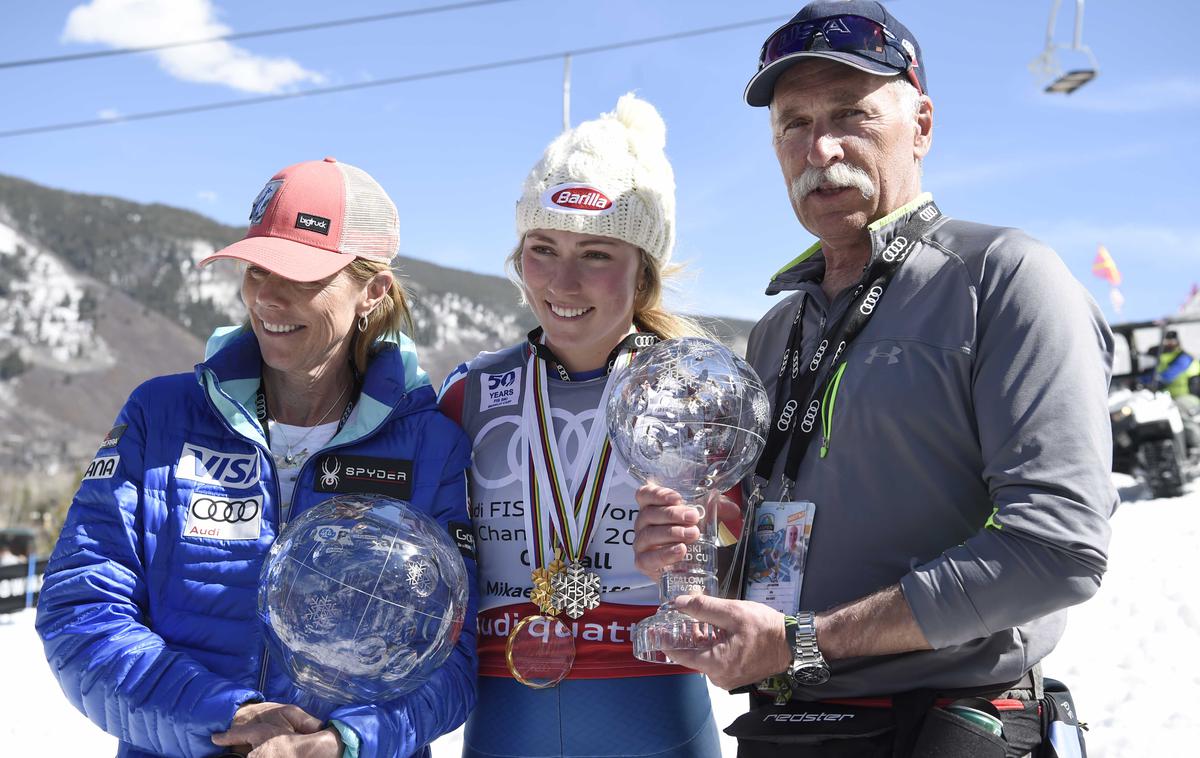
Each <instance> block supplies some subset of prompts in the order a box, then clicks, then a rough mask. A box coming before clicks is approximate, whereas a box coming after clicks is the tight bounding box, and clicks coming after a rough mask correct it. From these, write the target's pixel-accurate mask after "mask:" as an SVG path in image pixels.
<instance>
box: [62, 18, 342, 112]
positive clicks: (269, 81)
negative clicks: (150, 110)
mask: <svg viewBox="0 0 1200 758" xmlns="http://www.w3.org/2000/svg"><path fill="white" fill-rule="evenodd" d="M231 31H232V30H231V29H230V28H229V27H228V26H225V25H224V24H222V23H220V22H219V21H217V9H216V8H214V7H213V4H212V3H211V2H210V0H91V2H89V3H86V4H84V5H79V6H76V7H75V8H74V9H73V10H72V11H71V13H70V14H69V15H68V16H67V25H66V28H65V29H63V35H62V39H63V41H64V42H90V43H99V44H103V45H108V46H110V47H143V46H147V45H157V44H162V43H166V42H174V41H186V40H194V39H204V38H207V37H216V36H220V35H224V34H229V33H230V32H231ZM152 55H154V56H155V58H157V59H158V62H159V65H160V66H162V68H163V69H164V70H165V71H166V72H167V73H169V74H170V75H171V76H174V77H176V78H178V79H182V80H183V81H189V82H202V83H205V84H223V85H225V86H227V87H232V88H233V89H237V90H242V91H244V92H258V93H271V92H279V91H281V90H283V89H285V88H287V87H288V86H290V85H295V84H300V83H303V82H313V83H318V84H319V83H321V82H323V81H324V80H325V78H324V77H323V76H321V75H320V74H318V73H316V72H314V71H309V70H307V69H305V68H304V67H303V66H301V65H300V64H299V63H297V62H296V61H294V60H292V59H291V58H266V57H262V56H257V55H253V54H252V53H249V52H247V51H245V50H243V49H241V48H239V47H235V46H234V45H231V44H229V43H228V42H210V43H208V44H204V45H191V46H188V47H179V48H173V49H168V50H159V51H157V52H155V53H152Z"/></svg>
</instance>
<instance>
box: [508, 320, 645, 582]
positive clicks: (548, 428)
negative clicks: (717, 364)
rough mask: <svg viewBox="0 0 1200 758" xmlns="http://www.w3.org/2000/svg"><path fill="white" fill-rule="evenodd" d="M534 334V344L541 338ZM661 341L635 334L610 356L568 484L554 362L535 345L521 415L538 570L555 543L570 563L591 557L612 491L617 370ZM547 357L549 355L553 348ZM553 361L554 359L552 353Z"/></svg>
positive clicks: (529, 525) (528, 522) (528, 526)
mask: <svg viewBox="0 0 1200 758" xmlns="http://www.w3.org/2000/svg"><path fill="white" fill-rule="evenodd" d="M534 331H535V333H531V334H530V338H531V340H532V339H535V338H538V337H540V336H541V335H540V333H536V332H537V330H534ZM657 339H658V338H657V337H656V336H655V335H653V334H648V333H640V332H633V333H631V334H628V335H626V337H625V338H624V339H622V340H621V342H620V344H618V345H617V347H616V349H614V350H613V352H612V353H610V356H611V360H610V361H609V363H608V371H609V375H608V380H607V382H606V383H605V386H604V394H603V397H602V398H601V400H600V403H599V404H598V405H597V410H596V415H595V417H594V418H593V419H592V428H591V433H590V434H589V435H588V439H587V441H586V443H585V444H583V445H582V446H581V447H580V450H579V452H578V454H577V456H576V461H575V466H574V468H573V470H572V471H571V472H570V474H569V476H570V478H569V479H568V478H567V475H568V474H567V472H566V471H565V470H564V465H563V464H564V461H563V458H562V455H561V454H560V452H559V448H558V441H557V439H556V437H555V434H554V418H553V406H552V405H551V403H550V393H549V384H548V382H547V376H546V374H547V370H546V364H547V363H550V362H552V361H553V358H550V359H547V358H543V355H544V354H545V353H543V351H542V350H539V349H537V348H538V347H543V348H544V347H545V345H542V344H541V342H540V340H539V341H538V342H531V344H533V345H535V347H534V349H532V350H531V351H530V353H529V361H528V364H527V369H526V377H525V400H524V404H523V408H522V411H521V415H522V428H523V429H524V435H525V440H526V450H527V455H526V457H525V461H524V469H525V470H524V480H525V482H526V487H527V497H526V508H525V519H524V520H525V535H526V540H527V542H528V546H529V549H530V560H531V562H532V564H533V566H534V568H542V567H544V566H546V565H547V564H548V563H549V561H550V557H551V556H552V554H553V552H554V550H553V548H554V544H553V543H554V542H555V538H556V537H557V540H558V542H559V543H560V544H561V545H562V546H563V548H564V549H565V552H566V554H567V559H568V561H571V562H574V561H578V560H579V558H580V557H581V556H582V555H583V554H584V552H586V550H587V546H588V544H589V543H590V542H591V538H592V534H593V532H594V531H595V526H596V521H597V520H598V519H599V516H600V512H601V510H602V509H603V504H604V500H605V495H606V492H607V490H608V480H609V476H608V470H609V465H610V463H611V460H612V443H611V441H610V440H609V438H608V428H607V425H606V424H605V423H604V409H605V406H606V405H607V403H608V396H609V394H610V393H611V392H612V389H613V381H614V379H616V378H617V376H618V375H619V373H620V372H618V371H613V368H614V367H615V368H623V367H625V366H627V365H629V363H630V362H631V361H632V360H633V357H634V355H635V354H636V352H637V349H638V347H646V346H649V345H652V344H654V342H656V341H657ZM546 352H549V351H548V348H547V350H546ZM549 355H551V356H553V353H549ZM555 365H557V366H559V368H560V369H561V366H562V364H561V363H557V362H555ZM568 381H569V380H568Z"/></svg>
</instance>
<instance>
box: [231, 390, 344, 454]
mask: <svg viewBox="0 0 1200 758" xmlns="http://www.w3.org/2000/svg"><path fill="white" fill-rule="evenodd" d="M357 384H358V382H357V381H356V382H355V385H356V386H355V387H352V388H351V390H350V402H348V403H346V410H344V411H342V418H341V419H340V420H339V421H338V425H337V431H335V432H334V433H333V436H335V437H336V436H337V435H338V432H340V431H342V427H343V426H345V425H346V422H347V421H349V420H350V413H351V412H352V411H353V410H354V404H355V402H354V401H355V399H356V398H357V397H358V392H359V390H358V387H357ZM254 415H255V416H257V418H258V425H259V426H261V427H262V433H263V439H265V440H266V441H267V450H270V449H271V429H270V426H269V424H268V421H269V416H268V414H267V393H266V392H265V391H264V389H263V385H262V381H261V380H260V381H259V383H258V390H257V391H256V392H255V393H254ZM284 441H285V442H286V440H284Z"/></svg>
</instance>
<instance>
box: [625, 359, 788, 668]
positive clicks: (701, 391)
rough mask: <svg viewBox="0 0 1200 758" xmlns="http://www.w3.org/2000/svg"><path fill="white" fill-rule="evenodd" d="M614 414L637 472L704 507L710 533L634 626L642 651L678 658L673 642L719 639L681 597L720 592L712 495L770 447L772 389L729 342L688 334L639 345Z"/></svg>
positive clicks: (662, 583)
mask: <svg viewBox="0 0 1200 758" xmlns="http://www.w3.org/2000/svg"><path fill="white" fill-rule="evenodd" d="M606 416H607V422H608V432H609V435H610V437H611V438H612V441H613V446H614V447H616V448H617V450H618V452H620V454H621V456H622V457H623V458H624V460H625V463H626V465H627V466H628V467H629V471H630V473H632V474H633V475H634V476H636V477H637V478H638V479H640V480H642V481H644V482H651V483H654V484H659V485H662V486H665V487H670V488H671V489H673V490H675V491H676V492H678V493H679V494H680V495H682V496H683V498H684V501H685V502H687V503H688V504H689V505H690V506H691V507H693V508H695V509H696V510H697V511H699V513H700V523H699V526H700V539H699V540H697V541H696V542H695V543H693V544H691V545H688V549H687V554H686V555H685V556H684V558H683V559H682V560H680V561H679V562H678V563H675V564H673V565H672V566H670V567H669V568H667V569H666V571H664V572H663V575H662V578H661V579H660V580H659V591H660V593H661V597H662V600H663V603H662V605H661V606H659V609H658V612H657V613H655V614H654V615H653V616H651V617H649V618H646V619H643V620H642V621H640V622H638V623H637V624H636V625H635V627H634V633H633V654H634V655H635V656H637V657H638V658H640V659H641V660H643V661H655V662H660V663H663V662H669V660H670V652H671V651H672V650H695V649H703V648H706V647H708V646H709V645H711V644H713V643H714V642H716V641H717V639H718V634H719V630H717V629H716V628H715V627H713V626H712V625H710V624H707V623H702V622H699V621H696V620H695V619H693V618H692V617H690V616H688V615H687V614H685V613H683V612H682V611H679V610H676V609H675V607H674V600H675V598H677V597H679V596H680V595H685V594H696V593H703V594H706V595H715V594H717V570H716V560H717V558H716V555H717V513H716V511H717V509H716V508H715V507H714V508H708V509H706V508H705V506H704V503H705V502H707V501H708V497H709V495H710V493H719V492H724V491H725V490H727V489H729V488H730V487H732V486H733V485H734V484H736V483H737V482H738V481H739V480H740V479H741V478H742V477H743V476H745V475H746V474H747V473H749V472H750V470H751V468H752V467H753V466H754V463H755V461H756V460H757V459H758V456H759V453H761V452H762V449H763V446H764V445H765V443H766V433H767V429H768V427H769V425H770V404H769V402H768V399H767V392H766V390H765V389H764V388H763V384H762V381H761V380H760V379H759V378H758V375H757V374H756V373H755V372H754V369H752V368H751V367H750V365H749V364H748V363H746V362H745V361H744V360H742V359H741V358H739V357H738V356H736V355H735V354H734V353H733V352H732V351H730V350H729V349H728V348H726V347H724V346H723V345H721V344H719V343H716V342H712V341H710V340H705V339H700V338H696V337H686V338H683V339H674V340H666V341H663V342H660V343H658V344H657V345H655V346H654V347H652V348H650V349H647V350H644V351H642V352H639V353H638V355H637V357H636V358H635V359H634V360H633V362H632V363H631V364H630V365H629V367H628V368H627V369H625V370H624V371H623V372H622V373H621V374H620V375H619V376H618V377H617V378H616V380H615V385H614V388H613V393H612V394H611V395H610V396H609V399H608V407H607V413H606ZM706 511H707V512H706Z"/></svg>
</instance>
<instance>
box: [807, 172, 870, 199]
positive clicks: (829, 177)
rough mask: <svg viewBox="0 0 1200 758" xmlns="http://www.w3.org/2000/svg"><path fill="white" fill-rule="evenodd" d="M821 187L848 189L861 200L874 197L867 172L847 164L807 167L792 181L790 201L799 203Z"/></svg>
mask: <svg viewBox="0 0 1200 758" xmlns="http://www.w3.org/2000/svg"><path fill="white" fill-rule="evenodd" d="M821 185H827V186H833V187H850V188H853V189H856V190H858V191H859V192H861V193H862V196H863V199H869V198H871V197H874V195H875V184H874V183H873V182H872V181H871V177H869V176H867V172H866V171H863V170H862V169H861V168H859V167H858V166H852V165H850V164H849V163H835V164H833V165H832V166H827V167H826V168H816V167H814V166H809V167H808V168H806V169H804V173H802V174H800V176H798V177H796V178H795V179H794V180H793V181H792V200H793V201H795V202H799V201H801V200H803V199H804V198H805V197H807V196H808V194H809V193H810V192H812V191H813V190H815V189H817V188H818V187H820V186H821Z"/></svg>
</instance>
